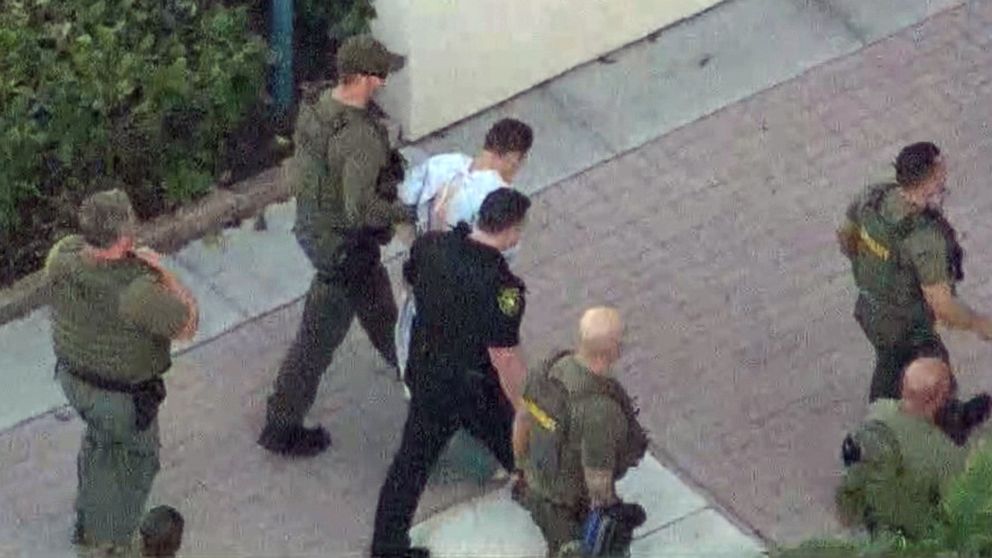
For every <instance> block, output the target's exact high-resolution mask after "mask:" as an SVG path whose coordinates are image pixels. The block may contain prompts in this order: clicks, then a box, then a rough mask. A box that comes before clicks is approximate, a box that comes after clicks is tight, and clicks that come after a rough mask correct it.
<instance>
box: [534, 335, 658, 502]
mask: <svg viewBox="0 0 992 558" xmlns="http://www.w3.org/2000/svg"><path fill="white" fill-rule="evenodd" d="M570 355H571V352H569V351H563V352H560V353H558V354H556V355H555V356H554V357H552V358H551V359H549V360H548V361H547V362H546V364H545V365H544V366H543V367H542V369H541V370H539V371H538V372H537V374H539V376H538V377H536V378H535V379H534V381H531V382H529V384H528V389H527V392H526V393H525V395H524V406H525V408H526V409H527V411H528V413H529V414H530V416H531V419H532V423H533V425H534V426H533V427H532V428H531V431H530V443H529V448H528V456H527V457H528V467H527V469H528V476H529V481H528V482H531V483H532V484H533V485H534V486H535V487H537V488H538V489H542V488H543V489H544V490H545V491H548V492H552V493H558V494H562V493H564V492H573V494H572V495H573V496H574V490H569V488H574V487H569V486H565V485H566V484H568V483H569V482H571V481H574V480H575V479H569V478H568V474H567V471H566V469H569V470H571V469H575V468H576V467H577V466H580V465H579V464H578V463H577V459H578V456H577V455H574V452H575V448H576V447H577V443H576V442H577V441H576V440H574V436H575V433H574V432H573V428H572V425H573V422H574V421H573V413H572V409H573V408H574V403H576V402H578V401H581V400H583V399H589V398H594V397H607V398H609V399H612V400H613V401H615V402H616V403H617V404H618V405H619V406H620V408H621V410H622V412H623V414H624V416H625V417H626V418H627V440H626V441H625V443H623V444H620V449H619V455H617V460H616V471H615V475H614V476H615V478H621V477H623V476H624V474H626V472H627V470H628V469H630V467H633V466H635V465H637V463H638V462H640V460H641V459H642V458H643V457H644V454H645V453H646V452H647V448H648V444H649V439H648V436H647V432H646V431H645V430H644V428H643V427H642V426H641V424H640V423H639V422H638V420H637V415H638V409H637V408H636V407H635V405H634V403H633V401H632V400H631V398H630V396H629V395H628V394H627V393H626V391H625V390H624V389H623V387H622V386H621V385H620V384H619V383H618V382H616V381H615V380H612V379H607V381H602V382H595V383H594V384H593V385H594V386H595V387H593V388H592V389H588V390H583V391H570V390H569V388H568V387H566V385H565V383H564V382H562V381H561V380H559V379H558V378H555V377H554V375H553V374H552V370H553V367H554V364H555V363H557V362H558V361H560V360H561V359H562V358H565V357H568V356H570ZM572 472H573V473H574V472H575V471H572ZM566 499H571V498H566Z"/></svg>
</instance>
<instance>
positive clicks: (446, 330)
mask: <svg viewBox="0 0 992 558" xmlns="http://www.w3.org/2000/svg"><path fill="white" fill-rule="evenodd" d="M529 208H530V200H529V199H528V198H527V196H525V195H524V194H522V193H520V192H517V191H516V190H512V189H510V188H500V189H498V190H496V191H494V192H492V193H491V194H489V195H488V196H487V197H486V199H485V201H483V203H482V206H481V208H480V209H479V216H478V220H477V222H476V224H475V228H474V229H471V230H470V229H469V226H468V225H467V224H466V223H464V222H463V223H460V224H459V225H458V227H456V228H455V229H454V230H453V231H449V232H432V233H427V234H425V235H424V236H422V237H420V238H419V239H417V241H416V242H415V243H414V245H413V247H412V249H411V251H410V259H409V260H407V262H406V264H405V265H404V268H403V273H404V276H405V278H406V280H407V282H408V284H410V285H412V286H413V293H414V297H415V298H416V300H417V316H416V318H415V319H414V322H413V331H412V335H411V342H410V354H409V357H408V361H407V377H406V380H407V384H408V385H409V387H410V392H411V401H410V409H409V412H408V414H407V419H406V425H405V427H404V429H403V438H402V441H401V442H400V448H399V451H398V452H397V453H396V456H395V458H394V459H393V463H392V465H391V466H390V467H389V473H388V474H387V475H386V481H385V483H384V484H383V486H382V490H381V492H380V494H379V505H378V508H377V509H376V517H375V532H374V534H373V537H372V555H373V556H376V557H384V556H390V557H393V556H403V557H406V556H417V557H420V556H429V554H428V552H427V550H426V549H422V548H411V547H410V537H409V534H408V531H409V528H410V524H411V522H412V520H413V515H414V512H415V511H416V509H417V502H418V500H419V499H420V495H421V493H422V492H423V490H424V486H425V485H426V483H427V479H428V477H429V475H430V472H431V469H432V467H433V466H434V464H435V463H436V462H437V459H438V457H439V455H440V454H441V452H442V450H443V449H444V447H445V446H446V445H447V443H448V441H449V439H450V438H451V436H452V435H453V434H454V433H455V431H457V430H458V429H459V428H464V429H465V430H466V431H468V432H469V433H470V434H472V435H473V436H475V437H476V438H477V439H479V440H480V441H482V442H483V443H485V444H486V446H488V448H489V449H490V450H491V451H492V452H493V454H494V455H495V456H496V458H497V459H498V460H499V461H500V464H501V465H502V466H503V467H504V468H505V469H506V470H507V471H514V470H515V467H514V461H513V450H512V448H511V442H510V439H511V436H512V426H513V418H514V409H515V408H516V406H517V405H518V404H519V401H520V394H521V390H522V387H523V381H524V378H525V376H526V366H525V365H524V362H523V359H522V358H521V355H520V353H519V350H518V348H517V345H518V344H519V334H520V321H521V319H522V317H523V314H524V283H523V281H521V280H520V279H519V278H518V277H516V276H515V275H513V273H511V272H510V269H509V267H508V266H507V264H506V260H504V259H503V256H502V254H501V253H500V252H502V251H505V250H507V249H508V248H512V247H513V246H515V245H516V244H517V243H518V242H519V240H520V235H521V231H522V229H523V226H524V222H525V218H526V215H527V210H528V209H529Z"/></svg>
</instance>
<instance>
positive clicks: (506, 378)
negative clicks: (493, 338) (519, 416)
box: [489, 347, 527, 411]
mask: <svg viewBox="0 0 992 558" xmlns="http://www.w3.org/2000/svg"><path fill="white" fill-rule="evenodd" d="M489 360H490V361H491V362H492V363H493V368H495V369H496V375H497V376H499V385H500V387H502V388H503V393H505V394H506V398H507V399H509V400H510V403H511V404H513V408H514V409H515V410H517V411H519V410H520V409H521V407H522V405H521V404H520V403H521V402H520V398H521V397H522V396H523V386H524V379H525V378H526V377H527V365H526V364H524V359H523V357H522V356H521V355H520V348H519V347H489Z"/></svg>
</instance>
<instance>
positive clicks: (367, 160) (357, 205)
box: [341, 130, 406, 228]
mask: <svg viewBox="0 0 992 558" xmlns="http://www.w3.org/2000/svg"><path fill="white" fill-rule="evenodd" d="M353 134H354V137H353V138H345V139H344V140H342V141H346V142H347V147H346V150H345V153H344V168H343V169H342V173H341V180H342V182H343V183H344V211H345V215H346V216H347V219H348V222H349V223H351V224H352V225H353V226H356V227H373V228H385V227H388V226H390V225H392V224H393V223H396V222H401V221H404V220H405V219H406V212H405V211H404V210H403V208H402V207H399V206H396V205H393V204H392V203H390V202H388V201H386V200H384V199H383V198H381V197H379V195H378V194H377V193H376V181H377V180H378V178H379V171H380V170H381V169H382V167H383V166H384V165H385V164H386V156H387V153H386V151H385V150H384V149H383V148H382V146H381V145H379V144H377V140H376V139H375V138H374V137H372V135H371V134H372V132H371V131H366V130H357V131H355V132H353Z"/></svg>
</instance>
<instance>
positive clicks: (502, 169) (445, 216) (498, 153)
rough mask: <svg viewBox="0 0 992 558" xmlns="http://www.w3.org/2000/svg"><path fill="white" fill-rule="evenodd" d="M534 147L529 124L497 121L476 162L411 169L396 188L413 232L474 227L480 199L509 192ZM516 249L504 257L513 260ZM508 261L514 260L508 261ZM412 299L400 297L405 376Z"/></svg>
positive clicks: (457, 158)
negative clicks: (413, 219)
mask: <svg viewBox="0 0 992 558" xmlns="http://www.w3.org/2000/svg"><path fill="white" fill-rule="evenodd" d="M533 143H534V132H533V130H531V128H530V126H528V125H527V124H525V123H523V122H521V121H519V120H516V119H513V118H504V119H502V120H499V121H498V122H496V123H495V124H493V125H492V127H490V128H489V131H488V132H486V137H485V141H484V143H483V146H482V151H480V152H479V154H478V155H476V156H475V157H474V158H473V157H469V156H468V155H465V154H463V153H442V154H440V155H435V156H433V157H430V158H428V159H427V160H426V161H424V162H423V163H421V164H419V165H417V166H416V167H415V168H413V169H412V170H411V171H410V172H409V173H408V175H407V176H406V178H405V179H404V180H403V182H402V183H401V184H400V186H399V189H398V196H399V199H400V201H401V202H402V203H403V204H404V205H406V206H407V207H408V208H409V210H410V212H411V213H414V214H416V216H417V218H416V222H415V223H414V227H415V230H416V234H417V235H418V236H419V235H422V234H424V233H425V232H427V231H432V230H436V231H444V230H448V229H450V228H454V227H455V226H456V225H457V224H458V223H460V222H462V221H465V222H467V223H468V224H469V225H474V224H475V221H476V219H477V217H478V214H479V208H480V207H481V206H482V200H484V199H486V196H488V195H489V194H490V193H491V192H493V191H495V190H496V189H498V188H510V187H512V184H513V179H514V177H516V175H517V173H518V172H519V171H520V168H521V166H522V165H523V162H524V161H525V160H526V158H527V154H528V153H529V152H530V148H531V146H532V145H533ZM516 248H517V246H514V247H513V248H511V249H510V250H508V251H507V252H506V253H504V254H503V257H504V258H507V261H508V262H510V260H511V259H512V258H513V255H514V251H515V250H516ZM511 263H512V262H511ZM415 312H416V310H415V306H414V302H413V297H411V296H409V295H408V296H406V297H405V298H404V301H403V304H402V307H401V311H400V319H399V321H398V322H397V325H396V349H397V355H398V357H399V358H398V362H399V368H400V375H401V376H403V374H404V373H405V367H406V357H407V353H408V346H409V344H410V327H411V326H412V325H413V315H414V314H415Z"/></svg>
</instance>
